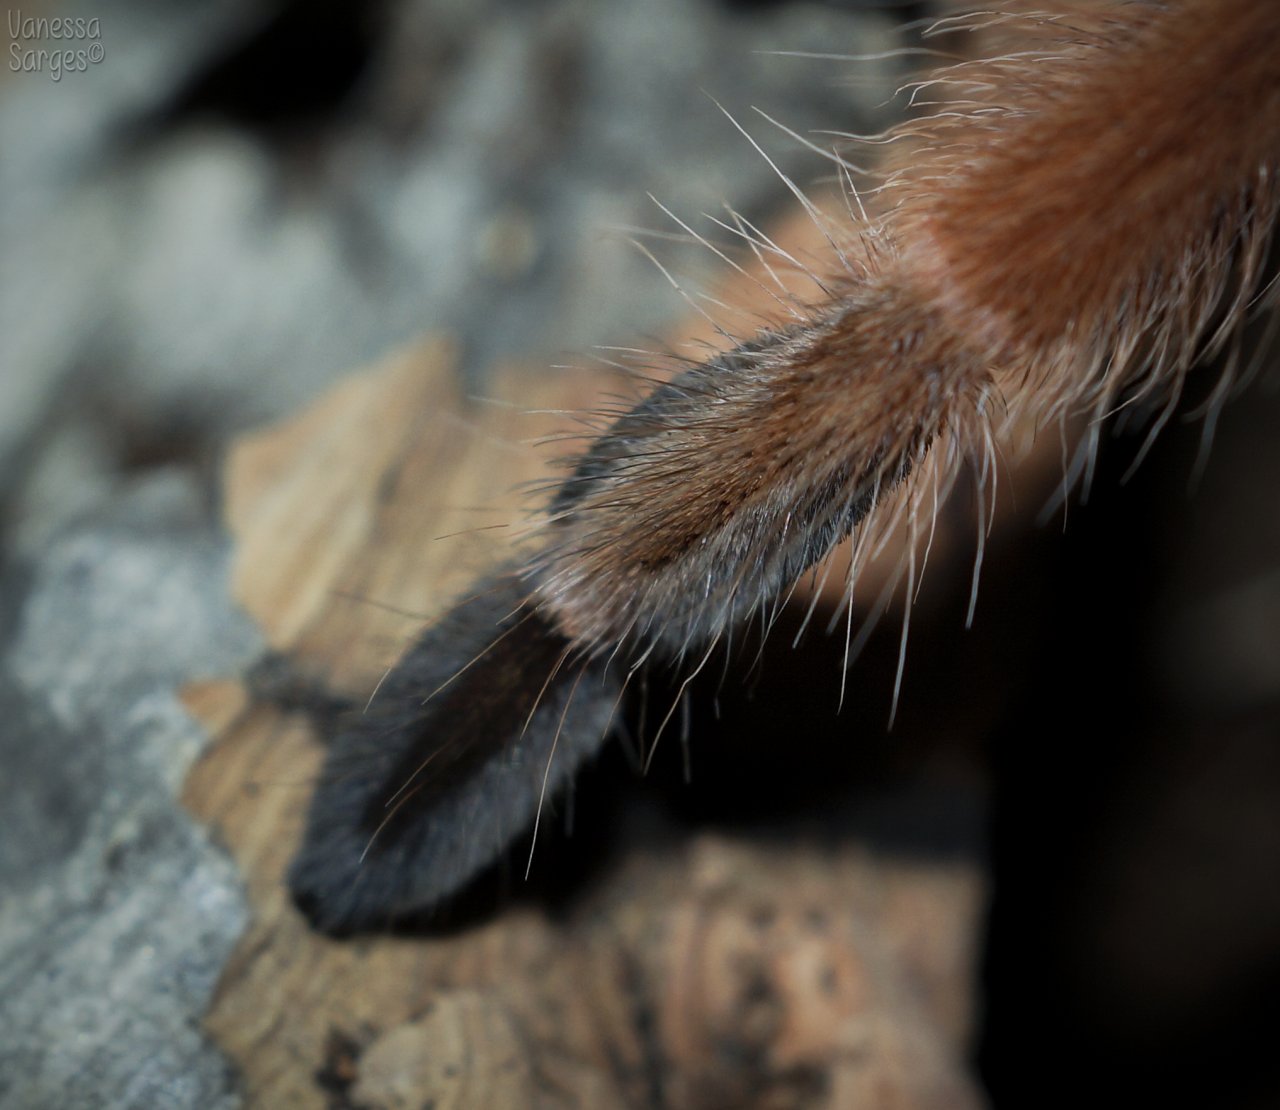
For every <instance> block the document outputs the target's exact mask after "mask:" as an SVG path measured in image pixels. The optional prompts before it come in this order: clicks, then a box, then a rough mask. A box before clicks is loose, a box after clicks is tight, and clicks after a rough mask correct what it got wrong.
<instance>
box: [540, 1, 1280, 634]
mask: <svg viewBox="0 0 1280 1110" xmlns="http://www.w3.org/2000/svg"><path fill="white" fill-rule="evenodd" d="M1064 10H1065V11H1066V12H1067V13H1068V14H1069V15H1070V18H1069V19H1068V18H1063V19H1061V20H1055V19H1053V18H1051V17H1050V16H1046V15H1043V14H1042V15H1040V16H1038V17H1035V18H1032V17H1030V16H1024V17H1022V19H1023V21H1024V24H1025V27H1026V29H1027V32H1028V36H1029V42H1030V44H1031V45H1032V46H1033V47H1035V49H1034V50H1026V51H1020V52H1018V53H1016V54H1010V56H1009V57H1007V58H1004V59H995V60H992V61H990V62H987V63H982V64H973V63H970V64H966V65H962V66H959V67H956V68H955V69H954V70H953V71H951V72H950V73H947V74H943V75H942V77H941V81H942V82H943V83H944V84H949V85H951V86H952V87H953V88H954V89H956V90H958V93H959V95H960V96H961V97H962V98H964V99H963V101H962V103H961V105H960V106H958V107H956V108H954V109H952V110H950V111H949V112H948V113H946V114H940V115H938V116H935V117H934V118H932V119H926V120H923V121H916V122H913V123H911V124H909V125H905V126H903V127H902V128H900V129H899V132H898V136H899V137H907V138H910V139H912V140H913V144H912V155H911V158H910V161H909V162H908V163H907V165H906V166H905V167H904V168H903V169H901V170H900V171H899V172H898V173H896V174H894V175H892V176H891V177H890V178H889V179H888V181H887V184H886V185H885V187H884V189H883V193H884V194H885V196H887V197H888V198H890V199H892V200H894V201H896V204H894V205H892V206H890V207H889V208H888V211H887V214H886V215H885V217H884V219H883V221H882V223H881V224H880V225H879V226H877V227H876V228H875V229H874V230H873V229H869V228H866V229H855V233H858V234H861V236H862V242H861V245H860V248H859V249H856V250H854V251H852V252H846V256H847V254H848V253H852V254H853V257H854V261H853V262H852V263H851V264H846V265H845V267H844V272H842V273H841V274H840V275H839V276H838V277H837V278H835V279H833V280H832V281H831V282H830V284H831V285H832V287H833V288H834V289H835V291H836V292H835V295H834V296H833V299H832V301H831V302H830V303H826V304H820V305H817V306H814V307H813V308H812V309H810V310H809V312H808V322H807V324H805V325H803V326H802V327H801V328H800V329H798V330H792V331H788V332H784V333H774V334H770V333H765V337H764V339H762V340H761V341H760V342H761V343H762V344H763V351H762V353H759V354H753V356H752V358H751V359H750V360H748V361H747V362H746V363H745V364H744V365H731V364H726V365H725V366H724V367H721V368H718V369H716V372H715V373H714V374H712V373H711V372H710V371H707V372H705V373H704V374H703V376H702V379H697V384H698V400H697V402H696V403H695V402H693V401H690V402H689V403H688V405H687V408H686V407H685V403H684V402H683V401H682V400H680V399H679V398H677V397H675V396H674V395H672V396H670V397H668V398H666V399H665V400H664V399H663V396H662V394H661V393H659V394H658V395H655V397H656V398H657V400H655V401H654V402H653V403H652V404H651V406H650V411H648V412H645V411H644V410H645V406H641V409H640V410H637V412H638V413H639V414H640V416H641V417H643V419H639V420H633V421H632V424H633V425H637V424H638V425H641V427H640V430H639V431H638V432H637V431H636V430H635V427H631V428H628V427H627V421H626V419H624V421H623V422H622V424H620V425H619V426H618V428H616V429H615V430H613V431H611V432H606V433H605V434H604V436H602V437H601V439H600V441H598V445H603V448H602V449H603V450H604V451H606V452H610V451H611V450H612V449H611V448H610V447H609V442H610V437H611V436H612V437H614V438H615V439H617V440H619V442H620V443H624V444H625V447H626V449H627V451H629V452H630V453H629V454H626V453H624V452H623V451H621V450H619V451H614V452H612V454H611V456H610V457H611V458H615V459H616V460H620V461H615V464H614V465H612V466H611V467H610V468H608V469H607V470H602V471H600V472H598V473H595V474H593V475H592V476H591V480H590V481H584V482H583V485H584V490H583V492H582V493H581V494H580V496H577V498H576V500H574V501H573V502H572V504H571V506H570V508H569V510H568V511H564V512H561V513H559V514H557V518H556V520H555V522H554V523H553V526H552V528H551V530H550V532H549V539H548V542H547V545H546V548H545V550H544V551H543V553H542V555H541V556H540V557H539V559H538V560H537V561H536V569H535V571H534V572H533V573H534V579H535V581H536V582H537V584H538V596H539V598H540V599H541V602H542V603H543V604H544V605H545V606H547V607H548V608H549V609H550V610H551V612H552V613H553V614H554V615H555V617H556V619H557V620H558V622H559V624H560V626H561V627H562V628H563V629H564V630H565V631H566V632H567V633H568V634H569V635H570V636H571V637H573V638H574V639H576V640H578V641H579V642H581V643H583V644H584V645H585V646H589V647H595V648H598V649H608V648H609V647H610V645H612V644H616V643H617V642H618V641H619V640H622V639H625V638H627V637H638V638H640V639H642V640H649V641H655V640H656V638H657V636H658V635H659V634H660V630H661V629H662V628H663V626H664V622H672V623H674V625H675V628H676V634H675V635H674V636H669V637H668V641H669V647H674V648H675V649H677V650H679V651H683V650H685V649H686V648H688V647H690V646H693V645H695V644H697V643H699V642H705V641H707V640H709V639H714V638H715V637H716V636H717V635H719V633H720V632H721V631H722V630H723V628H724V627H725V626H726V625H727V624H729V623H732V621H733V620H734V619H736V618H737V617H739V616H740V615H741V614H742V613H743V611H744V609H745V608H746V606H745V604H744V603H742V602H741V601H740V600H739V599H741V598H742V597H745V598H746V599H747V600H748V601H749V603H750V604H752V605H754V604H759V603H763V602H765V601H767V600H768V598H769V597H771V596H773V595H776V593H777V592H778V591H779V590H781V589H783V588H785V586H786V585H787V581H786V579H787V578H788V577H789V576H794V574H795V573H798V570H799V569H803V566H805V565H809V564H811V563H812V562H813V561H815V560H816V559H817V558H818V557H820V556H821V555H822V554H823V553H824V552H825V550H826V548H827V547H828V546H829V545H830V543H831V542H833V539H832V535H831V534H830V529H826V530H824V529H821V528H817V527H815V528H814V529H813V531H814V533H815V534H814V538H813V545H814V546H815V548H818V547H820V548H821V549H820V550H817V549H815V550H812V551H798V550H794V548H795V541H794V540H793V539H792V537H791V536H790V535H789V533H788V529H790V528H792V527H793V525H794V526H796V527H799V526H800V525H799V523H797V521H798V520H799V519H800V518H804V519H810V518H812V517H813V516H814V512H813V510H812V505H813V504H814V503H815V502H816V500H817V499H821V498H823V497H825V498H826V499H827V500H828V502H831V503H837V502H840V503H843V504H844V505H845V506H846V507H849V506H855V507H856V506H862V505H863V503H864V502H866V501H867V500H868V499H871V500H872V501H874V502H875V504H874V505H872V506H871V507H870V509H869V510H868V511H866V512H862V511H857V512H854V511H850V512H848V513H846V516H847V517H848V519H849V521H850V525H849V526H850V527H852V526H853V524H856V523H859V521H861V523H860V527H861V528H862V529H863V530H864V531H872V530H874V529H875V528H877V527H881V528H882V527H883V526H884V520H883V518H885V517H888V516H890V515H893V514H901V512H902V511H903V506H904V504H906V505H907V506H908V509H907V511H909V512H911V513H912V515H913V517H914V515H915V514H916V511H917V510H918V509H919V506H920V503H921V500H922V499H923V498H924V497H925V496H930V497H936V495H937V494H938V492H939V489H942V490H945V488H946V487H947V486H949V484H950V482H951V481H952V480H953V479H954V477H955V472H956V471H957V470H958V468H959V467H960V466H961V465H963V464H964V463H965V462H966V461H967V460H973V459H975V458H978V457H980V456H983V455H984V453H985V452H988V451H989V447H988V445H989V443H990V442H991V441H992V438H993V434H995V433H996V432H998V428H996V427H995V423H996V422H995V420H994V417H995V416H996V415H998V414H1000V413H1005V412H1012V413H1014V414H1016V415H1019V416H1022V417H1029V418H1030V419H1031V421H1032V423H1033V424H1034V425H1036V426H1041V425H1043V424H1044V423H1046V422H1048V421H1050V420H1052V419H1056V418H1058V417H1060V416H1062V415H1063V414H1077V413H1081V412H1084V411H1088V410H1092V411H1094V412H1095V413H1097V414H1099V415H1101V414H1102V413H1103V412H1104V411H1105V410H1106V409H1108V408H1110V407H1112V406H1113V405H1115V404H1116V403H1117V402H1118V401H1119V400H1120V399H1121V398H1122V397H1125V396H1136V395H1140V394H1145V395H1148V398H1147V399H1148V400H1149V399H1151V398H1152V397H1154V398H1156V399H1173V398H1176V396H1177V394H1178V392H1179V390H1180V388H1181V382H1182V377H1183V375H1184V374H1185V373H1186V372H1187V370H1188V369H1189V368H1190V366H1191V365H1192V363H1193V362H1194V361H1196V360H1197V359H1198V358H1199V357H1201V356H1203V355H1204V354H1205V353H1206V351H1207V350H1208V348H1210V347H1212V346H1213V345H1214V342H1215V341H1216V340H1220V339H1222V338H1223V337H1225V336H1228V335H1230V334H1232V332H1233V331H1234V329H1235V328H1236V326H1237V325H1238V324H1239V323H1240V322H1241V320H1242V318H1243V316H1244V314H1245V311H1246V308H1247V306H1248V301H1249V299H1250V298H1251V297H1252V296H1253V295H1254V294H1255V293H1256V291H1257V288H1258V285H1259V283H1260V279H1261V276H1262V271H1263V268H1264V262H1265V255H1266V252H1267V250H1268V248H1269V246H1270V244H1271V240H1272V232H1273V229H1274V225H1275V221H1276V214H1277V213H1276V210H1277V204H1278V203H1280V194H1278V193H1277V190H1276V187H1275V184H1274V183H1275V177H1276V170H1277V165H1276V163H1277V158H1278V157H1280V66H1277V65H1276V61H1275V59H1276V57H1277V56H1280V6H1278V5H1273V4H1270V3H1260V2H1258V0H1182V2H1169V3H1131V4H1120V5H1115V6H1113V7H1109V8H1106V9H1103V10H1102V11H1101V12H1100V13H1099V12H1093V11H1090V10H1089V9H1083V10H1082V9H1079V8H1078V7H1074V8H1071V9H1064ZM1215 326H1216V327H1217V331H1216V332H1215V330H1214V329H1215ZM713 369H715V368H713ZM703 379H707V381H704V380H703ZM691 380H694V379H691ZM923 474H928V475H931V476H932V478H933V482H934V483H935V485H934V486H933V487H929V488H928V489H927V490H926V480H925V479H924V478H922V477H920V476H921V475H923ZM903 475H908V478H907V481H906V482H905V483H904V485H905V487H906V488H905V490H904V491H903V492H901V493H898V494H895V495H894V496H892V497H891V496H889V495H888V494H889V491H890V490H891V489H893V488H894V487H896V486H897V485H898V484H899V480H900V479H901V478H902V476H903ZM846 530H847V529H846ZM789 544H790V545H791V548H793V549H790V550H789V549H788V545H789ZM784 556H785V558H784Z"/></svg>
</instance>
